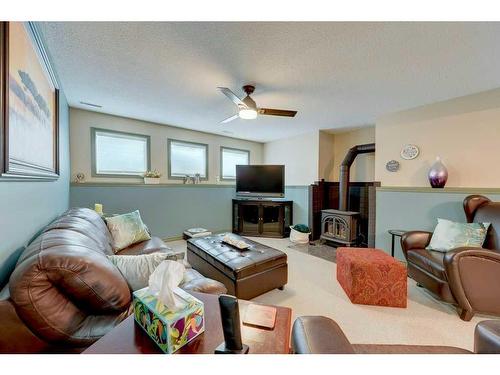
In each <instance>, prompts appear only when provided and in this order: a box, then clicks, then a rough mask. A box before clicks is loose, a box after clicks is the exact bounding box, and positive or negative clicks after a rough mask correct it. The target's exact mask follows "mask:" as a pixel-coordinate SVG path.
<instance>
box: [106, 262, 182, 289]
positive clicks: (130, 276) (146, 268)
mask: <svg viewBox="0 0 500 375" xmlns="http://www.w3.org/2000/svg"><path fill="white" fill-rule="evenodd" d="M108 258H109V260H110V261H111V263H113V264H114V265H115V266H116V267H117V268H118V269H119V270H120V272H121V274H122V275H123V277H124V278H125V280H126V281H127V284H128V286H129V287H130V289H131V290H132V291H133V292H134V291H136V290H139V289H142V288H145V287H147V286H148V281H149V275H151V274H152V273H153V271H154V270H155V269H156V267H158V266H159V265H160V263H161V262H163V261H164V260H176V256H175V254H173V253H153V254H143V255H109V256H108Z"/></svg>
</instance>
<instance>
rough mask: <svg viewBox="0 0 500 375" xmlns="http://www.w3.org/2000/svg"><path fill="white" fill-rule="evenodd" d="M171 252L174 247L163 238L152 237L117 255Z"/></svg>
mask: <svg viewBox="0 0 500 375" xmlns="http://www.w3.org/2000/svg"><path fill="white" fill-rule="evenodd" d="M158 252H162V253H171V252H172V249H171V248H170V247H168V246H167V245H165V242H163V240H162V239H160V238H158V237H151V239H150V240H147V241H142V242H139V243H136V244H133V245H131V246H129V247H126V248H125V249H123V250H120V251H118V252H117V253H116V255H142V254H152V253H158Z"/></svg>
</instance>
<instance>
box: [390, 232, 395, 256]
mask: <svg viewBox="0 0 500 375" xmlns="http://www.w3.org/2000/svg"><path fill="white" fill-rule="evenodd" d="M391 237H392V241H391V256H392V257H393V258H394V237H395V236H394V234H391Z"/></svg>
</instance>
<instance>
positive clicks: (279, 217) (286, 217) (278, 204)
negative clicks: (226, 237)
mask: <svg viewBox="0 0 500 375" xmlns="http://www.w3.org/2000/svg"><path fill="white" fill-rule="evenodd" d="M292 223H293V201H284V200H271V199H269V200H268V199H233V233H237V234H240V235H244V236H255V237H279V238H282V237H288V236H289V235H290V225H292Z"/></svg>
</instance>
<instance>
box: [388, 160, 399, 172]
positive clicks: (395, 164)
mask: <svg viewBox="0 0 500 375" xmlns="http://www.w3.org/2000/svg"><path fill="white" fill-rule="evenodd" d="M385 169H387V170H388V171H389V172H397V171H398V170H399V161H397V160H389V161H388V162H387V164H386V165H385Z"/></svg>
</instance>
